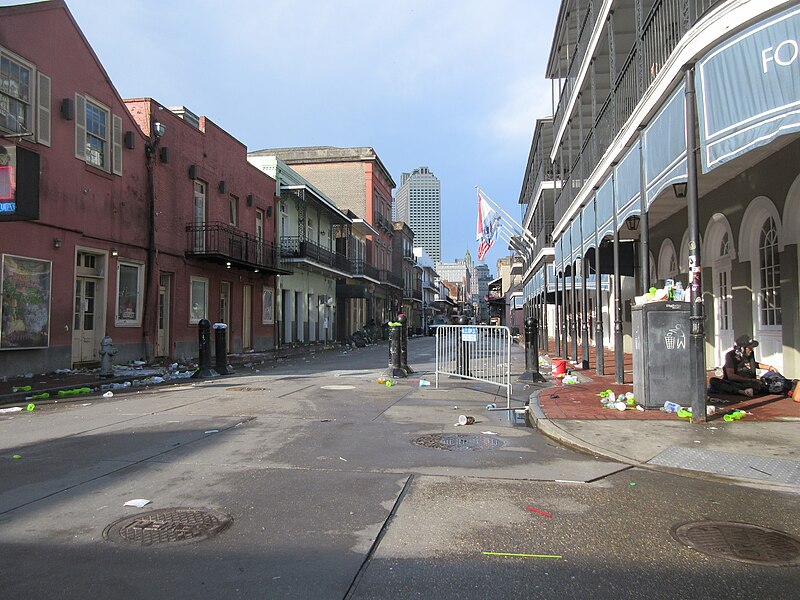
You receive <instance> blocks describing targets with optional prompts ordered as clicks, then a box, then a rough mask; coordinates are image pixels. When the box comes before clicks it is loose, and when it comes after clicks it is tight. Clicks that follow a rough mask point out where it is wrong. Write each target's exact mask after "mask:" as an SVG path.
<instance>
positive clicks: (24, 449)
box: [0, 339, 800, 600]
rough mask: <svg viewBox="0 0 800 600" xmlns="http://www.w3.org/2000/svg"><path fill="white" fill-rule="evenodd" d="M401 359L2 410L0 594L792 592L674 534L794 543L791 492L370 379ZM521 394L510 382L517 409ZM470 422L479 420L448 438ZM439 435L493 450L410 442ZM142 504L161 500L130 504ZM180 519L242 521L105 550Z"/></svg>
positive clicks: (797, 521)
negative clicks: (552, 434) (746, 532)
mask: <svg viewBox="0 0 800 600" xmlns="http://www.w3.org/2000/svg"><path fill="white" fill-rule="evenodd" d="M387 355H388V349H387V347H386V346H385V345H379V346H375V347H370V348H366V349H358V350H355V351H350V352H347V353H344V352H341V351H333V352H326V353H324V354H322V353H319V354H315V355H313V356H312V357H309V358H307V359H300V360H295V361H292V362H289V361H285V362H281V363H278V364H277V365H274V366H261V367H256V368H255V369H258V370H255V369H254V370H252V371H251V372H247V373H244V372H242V373H240V374H238V375H236V376H232V377H226V378H224V379H217V380H211V381H205V382H200V383H195V384H192V383H189V382H184V383H181V384H177V385H174V386H170V387H161V388H156V389H154V390H149V391H141V392H139V393H135V392H134V393H130V394H126V395H116V396H114V397H113V398H110V399H102V398H92V399H89V400H87V399H83V400H81V401H78V402H72V403H67V404H57V405H49V406H45V407H40V408H39V409H37V410H36V411H34V412H32V413H23V414H20V413H17V414H16V415H11V416H2V417H0V565H2V567H1V568H0V598H2V599H34V598H35V599H39V598H51V597H52V598H59V599H61V598H64V599H71V598H76V599H77V598H81V599H84V598H87V597H94V598H98V599H117V598H119V599H126V600H130V599H140V598H170V599H179V598H187V599H188V598H192V599H199V598H225V599H230V598H353V599H366V598H441V597H459V598H518V597H525V598H614V599H615V600H617V599H620V598H726V599H727V598H789V597H797V595H796V594H797V591H796V590H797V585H796V584H797V582H798V581H800V576H799V573H798V570H797V567H766V566H758V565H751V564H743V563H737V562H733V561H729V560H725V559H722V558H714V557H710V556H707V555H705V554H701V553H699V552H697V551H695V550H691V549H689V548H687V547H685V546H684V545H682V544H680V543H678V542H677V541H676V540H675V539H674V538H673V536H672V533H671V531H672V529H673V528H674V527H675V526H677V525H680V524H683V523H687V522H691V521H698V520H720V521H744V522H748V523H753V524H757V525H760V526H762V527H770V528H774V529H778V530H781V531H785V532H789V533H792V534H794V535H798V534H800V516H798V510H797V506H798V502H797V501H798V498H797V496H793V495H790V494H786V493H778V492H770V491H765V490H758V489H750V488H745V487H737V486H733V485H729V484H721V483H718V482H711V481H704V480H699V479H692V478H687V477H679V476H675V475H668V474H664V473H659V472H654V471H646V470H638V469H630V468H628V467H627V466H626V465H622V464H618V463H613V462H609V461H605V460H601V459H597V458H594V457H591V456H586V455H582V454H578V453H575V452H573V451H571V450H568V449H565V448H562V447H559V446H558V445H556V444H555V443H553V442H551V441H550V440H547V439H545V438H543V437H542V436H540V435H539V434H538V433H537V432H535V431H534V430H532V429H529V428H527V427H525V426H522V425H517V424H515V423H513V422H512V421H510V420H509V418H508V417H507V416H506V413H502V412H487V411H486V410H485V405H486V404H488V403H490V402H495V403H498V404H504V403H505V395H504V393H503V392H502V391H501V390H499V389H497V387H496V386H489V385H486V384H481V383H478V382H472V381H463V380H459V379H447V378H444V379H442V381H441V382H440V383H441V386H440V388H439V389H436V388H435V387H433V386H431V387H419V386H418V383H417V379H416V378H415V379H411V380H406V381H398V382H397V383H396V385H394V386H392V387H391V388H387V387H385V386H381V385H378V384H377V383H376V379H377V377H378V375H380V374H381V372H382V370H383V368H384V367H385V364H386V362H387ZM514 357H515V358H514V362H513V363H512V364H513V369H514V370H516V371H517V372H519V371H520V370H521V367H520V361H521V360H523V357H522V354H521V351H520V350H519V349H515V354H514ZM409 358H410V362H411V364H412V366H414V367H415V368H416V369H417V370H418V371H421V372H422V376H423V377H426V378H428V376H427V375H425V373H424V372H425V371H426V370H429V369H430V368H431V367H432V361H433V340H431V339H412V340H411V342H410V347H409ZM419 376H420V375H417V376H416V377H417V378H418V377H419ZM430 379H433V378H432V377H430ZM528 393H529V390H526V389H525V388H524V386H523V385H517V386H515V400H514V403H515V404H520V403H521V402H522V401H524V398H525V396H526V395H527V394H528ZM455 407H458V408H455ZM459 414H469V415H473V416H475V417H476V419H477V422H476V423H475V425H471V426H467V427H456V426H455V422H456V419H457V417H458V415H459ZM434 434H462V435H469V436H472V437H470V438H469V439H468V440H467V441H470V442H475V441H476V440H477V441H478V442H480V444H482V445H483V448H482V449H476V450H466V451H453V450H442V449H437V448H432V447H426V446H424V445H418V444H415V443H414V442H415V440H417V441H420V438H422V437H423V436H430V435H434ZM425 439H428V438H425ZM464 439H466V438H464ZM493 440H494V441H493ZM480 444H479V445H480ZM15 455H16V456H17V457H18V458H14V456H15ZM135 498H144V499H148V500H150V501H151V502H150V504H148V505H147V506H145V507H144V508H132V507H125V506H123V504H124V503H125V502H126V501H128V500H131V499H135ZM170 508H182V509H197V510H204V511H209V512H211V511H215V512H214V514H216V513H219V514H222V515H229V516H230V517H231V518H232V520H233V522H232V524H230V526H229V527H228V528H227V529H225V530H224V531H222V532H221V533H218V534H216V535H213V536H211V537H209V538H208V539H205V540H203V541H198V542H196V543H187V544H180V543H176V542H164V543H157V544H154V545H152V546H149V547H142V546H141V545H138V544H131V543H126V542H124V541H123V540H122V539H120V538H119V537H115V536H114V533H113V530H112V531H111V532H110V533H107V534H106V536H104V530H106V528H107V527H108V526H110V525H111V524H113V523H115V522H116V521H118V520H120V519H123V518H126V517H127V518H129V519H132V518H133V517H134V516H136V515H138V514H140V513H144V512H147V511H150V510H156V509H159V510H161V509H170ZM184 512H185V511H184ZM156 521H157V519H156ZM148 527H150V526H148ZM107 538H111V539H107ZM487 552H492V553H514V554H527V555H537V556H525V557H509V556H497V555H493V554H485V553H487Z"/></svg>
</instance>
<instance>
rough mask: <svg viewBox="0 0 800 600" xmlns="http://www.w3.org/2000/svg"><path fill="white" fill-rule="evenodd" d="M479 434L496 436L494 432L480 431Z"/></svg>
mask: <svg viewBox="0 0 800 600" xmlns="http://www.w3.org/2000/svg"><path fill="white" fill-rule="evenodd" d="M481 433H483V434H484V435H497V433H496V432H494V431H481Z"/></svg>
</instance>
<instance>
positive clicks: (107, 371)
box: [100, 336, 117, 377]
mask: <svg viewBox="0 0 800 600" xmlns="http://www.w3.org/2000/svg"><path fill="white" fill-rule="evenodd" d="M116 353H117V349H116V348H114V346H113V341H112V340H111V338H110V337H108V336H106V337H104V338H103V339H102V340H101V341H100V377H113V376H114V369H113V368H112V366H111V357H112V356H114V355H115V354H116Z"/></svg>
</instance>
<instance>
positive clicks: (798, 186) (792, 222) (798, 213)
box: [783, 175, 800, 244]
mask: <svg viewBox="0 0 800 600" xmlns="http://www.w3.org/2000/svg"><path fill="white" fill-rule="evenodd" d="M783 222H784V224H785V227H784V228H783V233H784V236H783V237H784V240H783V243H784V244H800V175H798V176H797V178H796V179H795V180H794V182H792V185H791V186H790V187H789V192H788V193H787V194H786V203H785V204H784V205H783Z"/></svg>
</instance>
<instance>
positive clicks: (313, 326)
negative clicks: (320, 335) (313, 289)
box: [306, 294, 317, 342]
mask: <svg viewBox="0 0 800 600" xmlns="http://www.w3.org/2000/svg"><path fill="white" fill-rule="evenodd" d="M314 298H315V296H314V294H309V295H308V301H307V302H306V308H307V312H308V341H309V342H316V341H317V307H316V305H315V302H314Z"/></svg>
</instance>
